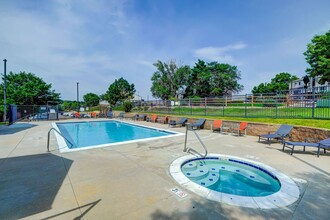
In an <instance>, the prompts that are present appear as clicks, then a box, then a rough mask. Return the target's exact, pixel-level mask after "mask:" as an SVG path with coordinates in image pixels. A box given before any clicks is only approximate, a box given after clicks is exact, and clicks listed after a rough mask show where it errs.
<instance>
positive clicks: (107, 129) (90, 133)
mask: <svg viewBox="0 0 330 220" xmlns="http://www.w3.org/2000/svg"><path fill="white" fill-rule="evenodd" d="M53 127H54V128H55V129H56V130H58V131H60V132H61V134H62V135H63V136H64V137H66V138H67V139H68V140H69V142H70V143H72V145H71V144H70V143H69V142H68V141H66V140H65V139H64V138H63V137H61V136H60V135H58V134H57V133H55V135H56V138H57V141H58V144H59V149H60V151H61V152H67V151H74V150H82V149H91V148H96V147H104V146H110V145H116V144H125V143H132V142H136V141H142V140H144V141H145V140H153V139H158V138H163V137H168V136H177V135H183V134H181V133H176V132H172V131H167V130H163V129H157V128H152V127H147V126H141V125H137V124H133V123H128V122H122V121H118V120H107V121H84V122H65V123H53Z"/></svg>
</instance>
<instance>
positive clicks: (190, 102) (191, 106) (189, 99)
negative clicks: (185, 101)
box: [189, 98, 192, 115]
mask: <svg viewBox="0 0 330 220" xmlns="http://www.w3.org/2000/svg"><path fill="white" fill-rule="evenodd" d="M189 105H190V115H192V106H191V99H190V98H189Z"/></svg>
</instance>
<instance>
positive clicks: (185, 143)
mask: <svg viewBox="0 0 330 220" xmlns="http://www.w3.org/2000/svg"><path fill="white" fill-rule="evenodd" d="M188 127H189V123H186V137H185V140H184V148H183V152H187V153H188V152H190V151H193V152H195V153H197V154H198V155H199V156H201V157H203V158H205V157H206V156H207V153H208V151H207V148H206V146H205V144H204V143H203V141H202V139H201V138H200V137H199V135H198V134H197V132H196V131H194V130H191V131H192V132H193V133H194V134H195V135H196V137H197V139H198V141H199V143H201V145H202V146H203V148H204V150H205V154H204V155H202V154H200V153H198V152H197V151H196V150H194V149H192V148H187V139H188V130H189V129H188Z"/></svg>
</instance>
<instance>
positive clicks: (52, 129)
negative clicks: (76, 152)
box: [47, 128, 73, 152]
mask: <svg viewBox="0 0 330 220" xmlns="http://www.w3.org/2000/svg"><path fill="white" fill-rule="evenodd" d="M51 131H56V132H57V133H58V134H59V135H61V136H62V137H63V138H64V139H65V140H66V141H67V142H68V143H69V144H71V147H72V146H73V144H72V143H71V141H69V140H68V139H67V138H66V137H64V135H63V134H61V133H60V132H59V131H58V130H56V129H55V128H51V129H49V131H48V138H47V152H49V139H50V132H51Z"/></svg>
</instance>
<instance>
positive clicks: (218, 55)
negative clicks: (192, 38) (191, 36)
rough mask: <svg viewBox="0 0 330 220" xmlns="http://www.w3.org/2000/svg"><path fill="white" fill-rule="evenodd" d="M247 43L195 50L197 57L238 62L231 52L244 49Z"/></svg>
mask: <svg viewBox="0 0 330 220" xmlns="http://www.w3.org/2000/svg"><path fill="white" fill-rule="evenodd" d="M246 46H247V45H246V44H244V43H236V44H229V45H227V46H224V47H202V48H199V49H196V50H195V51H194V54H195V57H197V58H203V59H207V60H211V61H219V62H225V63H234V64H238V63H239V62H237V61H236V60H235V59H234V58H233V56H232V55H230V54H229V53H230V52H231V51H233V50H241V49H244V48H245V47H246Z"/></svg>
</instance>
